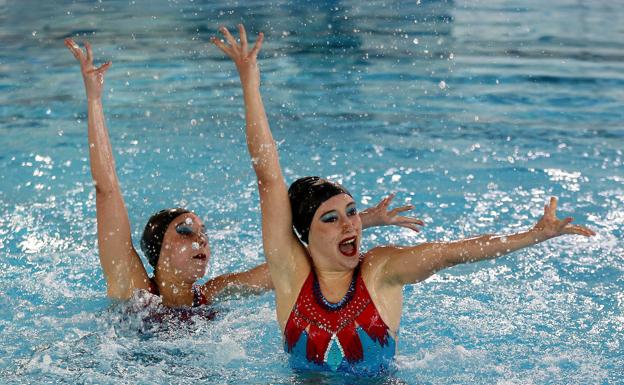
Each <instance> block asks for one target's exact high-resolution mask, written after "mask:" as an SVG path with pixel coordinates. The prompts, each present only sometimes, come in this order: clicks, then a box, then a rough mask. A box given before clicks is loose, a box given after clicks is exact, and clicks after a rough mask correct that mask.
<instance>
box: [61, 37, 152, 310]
mask: <svg viewBox="0 0 624 385" xmlns="http://www.w3.org/2000/svg"><path fill="white" fill-rule="evenodd" d="M65 45H66V46H67V48H69V50H70V51H71V52H72V54H73V55H74V57H75V58H76V60H78V62H79V63H80V69H81V71H82V77H83V80H84V84H85V90H86V93H87V107H88V140H89V159H90V163H91V176H92V177H93V181H94V184H95V192H96V194H95V197H96V198H95V199H96V210H97V233H98V249H99V255H100V264H101V265H102V269H103V270H104V276H105V278H106V285H107V293H108V296H109V297H112V298H117V299H127V298H129V297H130V296H131V295H132V291H133V290H134V289H137V288H140V289H147V288H149V277H148V276H147V272H146V271H145V267H144V266H143V263H142V262H141V259H140V258H139V256H138V254H137V253H136V251H135V249H134V247H133V245H132V238H131V232H130V221H129V219H128V212H127V210H126V206H125V203H124V200H123V197H122V195H121V189H120V188H119V182H118V180H117V174H116V173H115V161H114V159H113V152H112V149H111V144H110V140H109V137H108V130H107V128H106V121H105V118H104V109H103V107H102V89H103V86H104V74H105V73H106V71H107V70H108V68H110V66H111V62H106V63H104V64H102V65H101V66H100V67H99V68H96V67H95V66H94V65H93V53H92V50H91V45H90V44H89V43H88V42H85V48H86V55H85V53H84V52H83V50H82V49H81V48H80V47H79V46H78V44H76V43H75V42H74V40H72V39H65Z"/></svg>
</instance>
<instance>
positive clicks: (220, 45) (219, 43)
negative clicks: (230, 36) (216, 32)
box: [210, 36, 231, 56]
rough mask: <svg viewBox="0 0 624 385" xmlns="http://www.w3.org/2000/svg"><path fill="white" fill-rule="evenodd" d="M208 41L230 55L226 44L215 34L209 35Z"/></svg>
mask: <svg viewBox="0 0 624 385" xmlns="http://www.w3.org/2000/svg"><path fill="white" fill-rule="evenodd" d="M210 41H211V42H212V44H214V45H216V46H217V48H219V49H220V50H221V51H223V52H224V53H225V54H226V55H228V56H231V51H230V48H229V47H228V46H227V45H225V43H224V42H222V41H221V40H220V39H218V38H217V37H216V36H213V37H211V38H210Z"/></svg>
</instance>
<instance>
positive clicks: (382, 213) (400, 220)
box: [360, 194, 425, 232]
mask: <svg viewBox="0 0 624 385" xmlns="http://www.w3.org/2000/svg"><path fill="white" fill-rule="evenodd" d="M392 199H394V194H390V195H388V196H387V197H385V198H384V199H382V200H381V202H379V203H378V204H377V206H374V207H371V208H368V209H366V210H364V211H362V212H361V213H360V218H361V219H362V224H363V225H365V227H373V226H400V227H405V228H408V229H411V230H414V231H416V232H419V231H420V230H419V229H418V227H417V226H424V225H425V223H424V222H423V221H421V220H420V219H418V218H414V217H404V216H400V215H399V214H400V213H403V212H406V211H410V210H412V209H413V208H414V206H412V205H407V206H401V207H395V208H394V209H392V210H390V209H388V207H389V206H390V203H391V202H392Z"/></svg>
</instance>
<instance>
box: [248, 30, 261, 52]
mask: <svg viewBox="0 0 624 385" xmlns="http://www.w3.org/2000/svg"><path fill="white" fill-rule="evenodd" d="M263 40H264V33H262V32H260V33H259V34H258V39H256V44H255V45H254V47H253V49H252V50H251V52H250V54H251V55H252V56H257V55H258V52H260V48H262V41H263Z"/></svg>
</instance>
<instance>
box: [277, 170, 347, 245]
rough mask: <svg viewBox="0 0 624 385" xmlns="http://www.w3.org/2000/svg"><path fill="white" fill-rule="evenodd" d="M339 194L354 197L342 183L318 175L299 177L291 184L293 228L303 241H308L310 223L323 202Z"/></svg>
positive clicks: (290, 196)
mask: <svg viewBox="0 0 624 385" xmlns="http://www.w3.org/2000/svg"><path fill="white" fill-rule="evenodd" d="M339 194H347V195H348V196H350V197H352V195H351V193H350V192H349V191H347V189H345V188H344V187H342V186H341V185H340V184H338V183H336V182H331V181H329V180H327V179H323V178H321V177H318V176H307V177H304V178H299V179H297V180H296V181H294V182H293V184H291V185H290V188H289V189H288V198H290V207H291V210H292V222H293V229H294V230H295V234H296V235H297V236H298V237H299V239H300V240H301V241H302V242H303V243H305V244H307V243H308V236H309V235H310V225H311V224H312V218H313V217H314V213H315V212H316V210H318V208H319V206H320V205H321V204H322V203H323V202H325V201H326V200H328V199H329V198H331V197H333V196H335V195H339Z"/></svg>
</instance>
